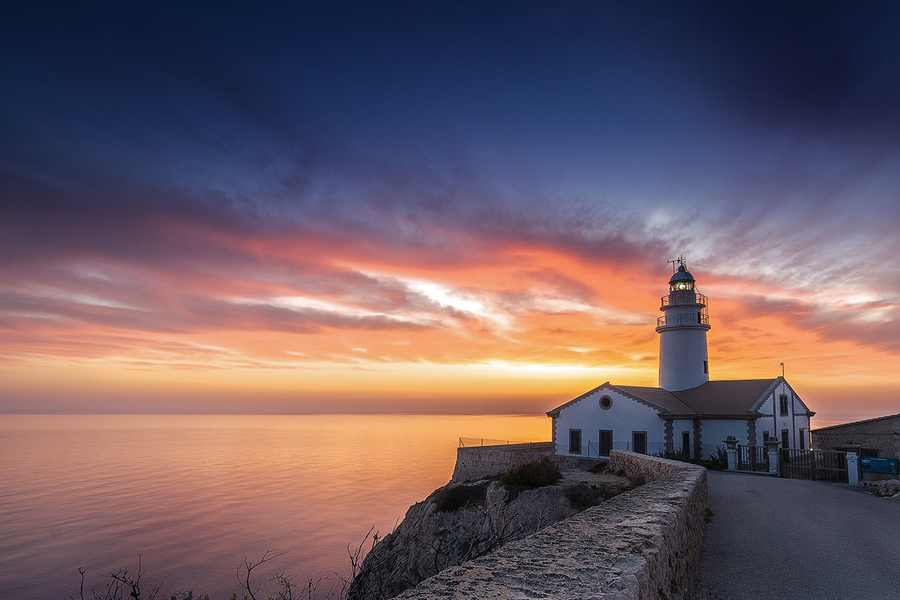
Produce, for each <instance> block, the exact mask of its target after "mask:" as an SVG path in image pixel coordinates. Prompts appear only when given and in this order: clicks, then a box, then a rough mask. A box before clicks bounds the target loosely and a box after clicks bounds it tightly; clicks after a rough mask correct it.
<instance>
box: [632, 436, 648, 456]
mask: <svg viewBox="0 0 900 600" xmlns="http://www.w3.org/2000/svg"><path fill="white" fill-rule="evenodd" d="M631 449H632V450H633V451H635V452H637V453H638V454H647V432H646V431H632V432H631Z"/></svg>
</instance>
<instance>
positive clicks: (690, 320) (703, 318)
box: [656, 313, 709, 327]
mask: <svg viewBox="0 0 900 600" xmlns="http://www.w3.org/2000/svg"><path fill="white" fill-rule="evenodd" d="M670 325H709V315H707V314H703V313H687V314H682V315H663V316H662V317H659V318H658V319H656V326H657V327H667V326H670Z"/></svg>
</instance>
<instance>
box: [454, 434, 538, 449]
mask: <svg viewBox="0 0 900 600" xmlns="http://www.w3.org/2000/svg"><path fill="white" fill-rule="evenodd" d="M549 443H550V442H534V441H531V440H496V439H490V438H471V437H461V438H459V447H460V448H476V447H479V446H509V445H512V444H549Z"/></svg>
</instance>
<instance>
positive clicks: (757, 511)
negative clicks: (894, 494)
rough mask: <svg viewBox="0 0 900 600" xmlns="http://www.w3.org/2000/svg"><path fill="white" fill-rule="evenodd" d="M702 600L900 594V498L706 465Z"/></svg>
mask: <svg viewBox="0 0 900 600" xmlns="http://www.w3.org/2000/svg"><path fill="white" fill-rule="evenodd" d="M709 505H710V508H711V509H712V511H713V515H712V520H711V521H710V522H709V524H708V525H707V529H706V537H705V538H704V540H703V548H702V550H701V556H700V561H701V572H702V575H701V579H700V594H699V595H700V598H703V599H710V600H712V599H715V600H742V599H747V600H770V599H781V598H784V599H790V600H806V599H808V600H830V599H832V598H833V599H836V600H837V599H839V600H848V599H857V598H859V599H872V600H882V599H883V600H888V599H890V600H897V598H900V502H898V501H896V500H889V499H886V498H877V497H875V496H871V495H869V494H865V493H863V492H860V491H857V490H856V489H854V488H851V487H850V486H848V485H840V484H833V483H822V482H818V481H798V480H793V479H779V478H776V477H766V476H761V475H745V474H740V473H723V472H716V471H710V472H709Z"/></svg>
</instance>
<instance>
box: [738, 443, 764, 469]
mask: <svg viewBox="0 0 900 600" xmlns="http://www.w3.org/2000/svg"><path fill="white" fill-rule="evenodd" d="M737 462H738V464H737V468H738V471H752V472H754V473H768V472H769V453H768V452H767V451H766V447H765V446H740V445H739V446H738V455H737Z"/></svg>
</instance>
